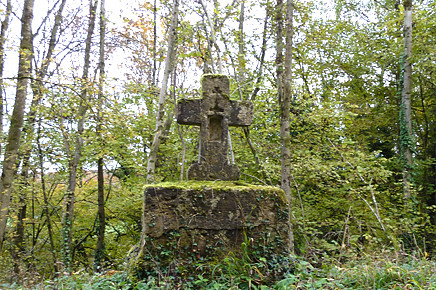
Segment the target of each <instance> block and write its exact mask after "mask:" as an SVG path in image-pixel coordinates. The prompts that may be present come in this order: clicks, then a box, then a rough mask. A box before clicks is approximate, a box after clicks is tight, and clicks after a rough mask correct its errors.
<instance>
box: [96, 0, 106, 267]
mask: <svg viewBox="0 0 436 290" xmlns="http://www.w3.org/2000/svg"><path fill="white" fill-rule="evenodd" d="M105 11H106V10H105V1H104V0H101V2H100V60H99V63H100V64H99V67H100V74H99V83H98V112H97V118H98V120H97V138H98V140H99V141H100V142H101V143H103V138H102V136H101V128H102V126H101V125H102V121H103V120H102V117H103V113H102V106H103V84H104V79H105V61H104V58H105V52H104V48H105V47H104V46H105V34H106V14H105ZM103 165H104V163H103V157H102V156H100V157H99V158H98V161H97V183H98V186H97V197H98V198H97V200H98V213H97V215H98V219H97V244H96V246H95V255H94V270H95V271H96V272H101V271H102V270H103V258H104V249H105V245H104V236H105V229H106V215H105V209H104V207H105V200H104V174H103Z"/></svg>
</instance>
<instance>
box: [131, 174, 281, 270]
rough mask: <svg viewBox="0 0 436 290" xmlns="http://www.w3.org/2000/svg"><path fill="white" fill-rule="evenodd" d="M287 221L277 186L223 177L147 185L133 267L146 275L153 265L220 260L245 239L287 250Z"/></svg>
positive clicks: (277, 252)
mask: <svg viewBox="0 0 436 290" xmlns="http://www.w3.org/2000/svg"><path fill="white" fill-rule="evenodd" d="M287 221H288V211H287V205H286V202H285V197H284V193H283V191H282V190H281V189H279V188H276V187H267V186H255V185H247V184H242V183H238V182H224V181H189V182H182V183H162V184H157V185H153V186H149V187H146V189H145V193H144V206H143V219H142V237H141V244H140V247H139V249H138V250H137V251H136V253H135V258H134V259H131V260H133V261H134V262H131V263H130V264H131V267H130V269H131V271H133V274H134V275H135V276H137V277H138V278H143V276H146V275H147V273H149V271H150V270H151V269H153V268H155V267H163V268H167V267H170V266H171V265H172V266H171V267H173V268H174V267H178V266H180V265H183V267H188V266H187V264H192V265H194V264H195V263H197V262H198V261H204V260H206V261H207V260H217V259H221V258H223V257H224V256H225V255H227V254H229V253H230V252H233V253H238V252H239V251H240V249H241V243H243V242H244V241H247V240H250V241H251V244H252V245H253V246H254V247H258V248H259V250H260V251H262V249H265V247H267V248H268V249H270V250H269V251H273V252H274V253H276V254H283V253H285V252H286V249H287V245H288V239H287V237H288V226H287ZM267 252H268V251H266V254H268V253H271V252H268V253H267ZM266 254H265V255H266Z"/></svg>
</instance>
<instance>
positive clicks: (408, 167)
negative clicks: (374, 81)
mask: <svg viewBox="0 0 436 290" xmlns="http://www.w3.org/2000/svg"><path fill="white" fill-rule="evenodd" d="M403 5H404V55H403V60H402V68H401V69H402V75H403V80H402V81H403V86H402V88H401V89H402V92H401V104H400V142H401V150H402V155H403V156H402V158H403V162H404V163H403V193H404V197H405V198H407V199H408V198H410V196H411V184H412V166H413V158H412V150H413V147H414V144H413V135H412V134H413V132H412V107H411V84H412V64H411V63H410V58H411V57H412V0H405V1H404V3H403Z"/></svg>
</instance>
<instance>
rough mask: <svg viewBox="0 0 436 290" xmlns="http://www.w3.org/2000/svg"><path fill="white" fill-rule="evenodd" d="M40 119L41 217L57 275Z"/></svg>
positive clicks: (38, 144) (38, 137)
mask: <svg viewBox="0 0 436 290" xmlns="http://www.w3.org/2000/svg"><path fill="white" fill-rule="evenodd" d="M40 139H41V119H40V120H39V126H38V135H37V139H36V140H37V147H38V156H39V167H40V174H41V188H42V196H43V200H44V206H43V209H42V215H43V216H45V217H46V219H47V231H48V240H49V242H50V251H51V255H52V260H53V267H54V272H55V274H56V275H57V274H58V273H59V267H58V264H57V257H56V250H55V249H56V248H55V245H54V239H53V228H52V224H51V216H50V213H49V203H48V198H47V188H46V184H45V172H44V155H43V153H42V148H41V142H40Z"/></svg>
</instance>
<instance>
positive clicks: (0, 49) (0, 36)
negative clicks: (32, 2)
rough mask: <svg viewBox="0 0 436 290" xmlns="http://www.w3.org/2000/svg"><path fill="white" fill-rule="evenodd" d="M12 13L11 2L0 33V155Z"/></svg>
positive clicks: (7, 4)
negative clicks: (7, 43) (7, 48)
mask: <svg viewBox="0 0 436 290" xmlns="http://www.w3.org/2000/svg"><path fill="white" fill-rule="evenodd" d="M11 12H12V5H11V0H8V2H7V3H6V12H5V19H3V21H2V26H1V31H0V154H1V149H2V145H3V137H2V136H3V117H4V116H3V115H4V112H3V70H4V66H5V43H6V32H7V31H8V27H9V17H10V15H11Z"/></svg>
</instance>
